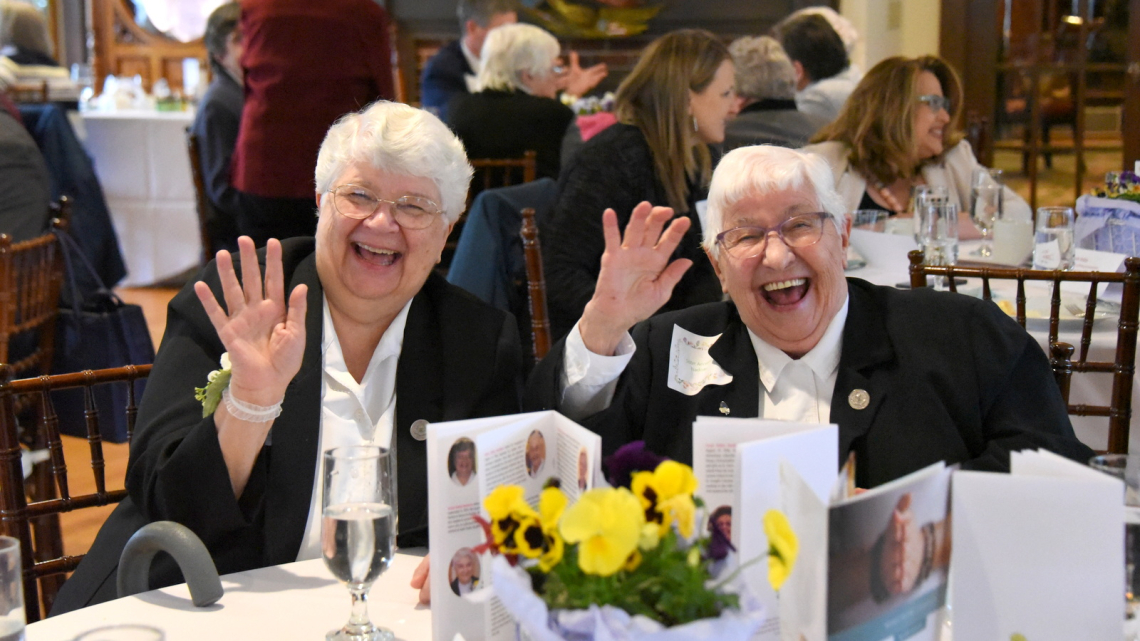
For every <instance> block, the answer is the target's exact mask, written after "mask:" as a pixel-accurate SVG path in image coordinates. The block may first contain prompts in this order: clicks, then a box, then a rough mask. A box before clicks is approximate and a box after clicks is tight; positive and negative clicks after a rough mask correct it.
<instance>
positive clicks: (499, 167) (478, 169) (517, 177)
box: [437, 151, 538, 276]
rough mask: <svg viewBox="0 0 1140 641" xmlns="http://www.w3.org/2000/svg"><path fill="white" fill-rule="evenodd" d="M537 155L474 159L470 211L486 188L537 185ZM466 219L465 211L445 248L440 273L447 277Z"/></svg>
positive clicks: (469, 198)
mask: <svg viewBox="0 0 1140 641" xmlns="http://www.w3.org/2000/svg"><path fill="white" fill-rule="evenodd" d="M536 156H537V155H536V153H535V152H534V151H526V152H524V153H523V155H522V157H520V158H471V159H470V160H469V162H470V163H471V166H472V167H474V169H475V174H474V175H473V176H472V177H471V187H470V189H468V190H467V208H468V209H470V208H471V203H472V202H473V201H474V200H475V197H476V196H478V195H479V194H480V192H482V191H483V190H485V189H491V188H492V187H510V186H511V185H521V184H523V183H529V182H534V180H535V179H536V178H537V177H538V170H537V165H536V160H535V159H536ZM466 216H467V212H466V210H464V213H463V215H462V216H460V217H459V220H458V221H456V223H455V227H453V228H452V229H451V235H449V236H448V237H447V243H446V244H445V245H444V247H443V257H442V260H441V261H440V263H439V265H438V267H437V270H438V271H439V272H440V273H441V274H443V275H444V276H446V275H447V270H448V268H449V267H451V259H452V257H454V256H455V248H456V246H458V245H459V235H460V234H461V233H462V232H463V221H464V219H465V218H466Z"/></svg>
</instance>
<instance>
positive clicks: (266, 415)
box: [222, 387, 285, 423]
mask: <svg viewBox="0 0 1140 641" xmlns="http://www.w3.org/2000/svg"><path fill="white" fill-rule="evenodd" d="M283 400H285V399H281V401H283ZM281 401H277V402H276V403H275V404H273V405H254V404H253V403H246V402H245V401H242V400H239V399H236V398H234V397H233V395H232V394H230V388H228V387H227V388H226V389H225V390H223V391H222V402H223V403H225V404H226V409H227V410H229V412H230V416H233V417H234V418H236V419H238V420H239V421H246V422H249V423H268V422H269V421H272V420H273V419H275V418H277V417H278V416H281Z"/></svg>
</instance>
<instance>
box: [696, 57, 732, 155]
mask: <svg viewBox="0 0 1140 641" xmlns="http://www.w3.org/2000/svg"><path fill="white" fill-rule="evenodd" d="M735 82H736V67H735V66H733V64H732V61H731V60H725V61H724V62H722V63H720V66H719V67H717V70H716V74H714V75H713V79H712V82H710V83H709V85H708V86H707V87H705V89H704V91H702V92H700V93H697V92H695V91H690V92H689V111H690V112H692V115H693V117H694V118H696V121H697V138H698V139H700V141H701V142H703V143H707V144H710V145H712V144H717V143H721V142H724V123H725V122H726V121H728V119H729V118H731V117H732V116H734V115H736V112H737V101H736V92H735V91H734V90H733V85H734V84H735Z"/></svg>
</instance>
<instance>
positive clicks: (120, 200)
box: [81, 111, 202, 286]
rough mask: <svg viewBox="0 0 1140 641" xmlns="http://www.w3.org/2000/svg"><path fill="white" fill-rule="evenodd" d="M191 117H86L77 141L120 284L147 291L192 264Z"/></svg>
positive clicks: (195, 243) (195, 249)
mask: <svg viewBox="0 0 1140 641" xmlns="http://www.w3.org/2000/svg"><path fill="white" fill-rule="evenodd" d="M193 119H194V115H193V113H191V112H157V111H120V112H108V113H104V112H86V113H84V114H83V127H82V131H84V132H85V133H81V136H83V137H84V138H85V140H84V145H85V146H86V147H87V151H88V153H90V154H91V157H92V159H93V160H94V161H95V173H96V174H97V175H98V176H99V182H100V184H102V186H103V193H104V195H105V196H106V198H107V206H108V207H109V208H110V210H111V219H112V222H113V223H114V225H115V233H116V234H118V236H119V244H120V246H121V248H122V251H123V260H124V261H125V262H126V264H127V277H126V279H125V280H123V281H122V283H121V284H122V285H125V286H132V285H136V286H137V285H147V284H151V283H155V282H158V281H161V280H164V279H166V278H170V277H172V276H175V275H177V274H179V273H182V272H184V271H186V270H187V269H190V268H192V267H195V266H197V265H198V259H199V256H200V254H201V252H202V242H201V240H200V236H199V232H198V215H197V210H196V208H195V197H194V182H193V180H192V178H191V176H190V159H189V156H188V155H187V152H186V133H185V131H186V127H188V126H189V125H190V123H191V122H192V121H193Z"/></svg>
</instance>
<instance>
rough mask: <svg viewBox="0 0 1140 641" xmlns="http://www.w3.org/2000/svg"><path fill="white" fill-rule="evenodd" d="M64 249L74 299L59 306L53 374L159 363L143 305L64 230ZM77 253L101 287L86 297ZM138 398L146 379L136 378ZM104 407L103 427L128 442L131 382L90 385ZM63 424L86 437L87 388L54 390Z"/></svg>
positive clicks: (112, 437)
mask: <svg viewBox="0 0 1140 641" xmlns="http://www.w3.org/2000/svg"><path fill="white" fill-rule="evenodd" d="M55 234H56V236H57V237H58V238H59V242H60V245H61V248H62V250H63V251H62V254H63V262H64V268H65V270H66V272H67V282H66V285H65V286H66V287H68V288H69V289H68V294H69V295H68V296H65V297H64V299H65V300H66V301H68V302H69V303H70V306H67V305H66V304H65V305H64V306H62V307H60V310H59V320H57V321H56V326H55V352H54V355H53V357H52V367H51V372H52V374H68V373H72V372H80V371H83V370H87V369H106V368H110V367H123V366H124V365H146V364H149V363H153V362H154V343H152V342H151V340H150V332H149V331H148V330H147V326H146V318H145V317H144V316H143V311H142V308H141V307H139V306H138V305H128V304H126V303H124V302H123V301H122V299H120V298H119V297H118V296H116V295H115V293H114V292H112V291H110V290H108V289H107V287H106V286H105V285H104V284H103V282H102V281H101V280H100V278H99V276H98V274H97V273H96V271H95V269H94V268H93V267H92V266H91V263H90V262H89V261H88V260H87V257H86V256H84V255H83V252H82V250H81V249H80V248H79V245H78V244H77V243H76V242H75V240H74V239H72V238H71V236H69V235H68V234H67V232H65V231H60V230H57V231H56V232H55ZM72 257H78V258H79V265H81V266H82V268H83V269H85V270H86V273H87V275H88V276H89V277H90V278H93V279H95V282H96V283H98V284H99V289H98V290H96V291H95V292H93V293H90V294H88V295H87V296H84V295H83V294H82V293H81V292H80V291H79V289H78V288H77V287H76V274H75V266H74V265H73V263H72ZM134 386H135V399H136V400H139V399H141V398H142V393H143V389H144V388H145V386H146V380H145V379H143V380H139V381H135V382H134ZM91 391H92V393H93V395H94V400H95V407H96V409H97V410H98V411H99V432H100V434H101V436H102V437H103V439H104V440H106V441H110V442H112V443H125V442H127V416H126V407H127V391H128V390H127V387H126V385H123V384H120V383H115V384H108V385H97V386H95V387H93V388H91ZM52 396H53V399H54V403H55V410H56V414H57V415H58V416H59V429H60V432H61V433H63V434H68V435H71V436H79V437H86V436H87V422H86V419H85V417H84V401H83V389H69V390H58V391H53V392H52Z"/></svg>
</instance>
